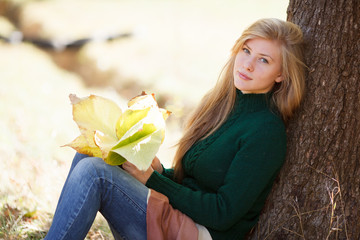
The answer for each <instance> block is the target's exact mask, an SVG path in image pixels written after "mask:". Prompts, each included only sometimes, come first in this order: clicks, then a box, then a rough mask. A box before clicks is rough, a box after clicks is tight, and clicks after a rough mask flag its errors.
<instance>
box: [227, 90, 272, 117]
mask: <svg viewBox="0 0 360 240" xmlns="http://www.w3.org/2000/svg"><path fill="white" fill-rule="evenodd" d="M271 97H272V92H268V93H259V94H257V93H247V94H244V93H242V92H241V91H240V90H238V89H236V100H235V105H234V110H233V111H234V112H238V111H242V112H244V111H248V112H255V111H259V110H262V109H264V108H272V107H273V104H271V102H272V100H271Z"/></svg>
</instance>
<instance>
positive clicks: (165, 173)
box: [161, 164, 174, 180]
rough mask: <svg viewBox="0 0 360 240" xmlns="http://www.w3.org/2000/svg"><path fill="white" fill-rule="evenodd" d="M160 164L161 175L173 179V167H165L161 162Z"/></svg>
mask: <svg viewBox="0 0 360 240" xmlns="http://www.w3.org/2000/svg"><path fill="white" fill-rule="evenodd" d="M161 166H162V168H163V172H162V175H163V176H165V177H167V178H170V179H172V180H173V179H174V169H172V168H165V167H164V165H162V164H161Z"/></svg>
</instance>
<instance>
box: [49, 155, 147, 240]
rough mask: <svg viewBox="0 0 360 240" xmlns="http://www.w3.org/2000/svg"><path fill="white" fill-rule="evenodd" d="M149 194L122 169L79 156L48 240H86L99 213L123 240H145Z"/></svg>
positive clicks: (60, 200) (76, 158)
mask: <svg viewBox="0 0 360 240" xmlns="http://www.w3.org/2000/svg"><path fill="white" fill-rule="evenodd" d="M148 192H149V189H148V188H147V187H146V186H144V185H143V184H142V183H140V182H139V181H137V180H136V179H135V178H133V177H132V176H130V175H129V174H128V173H126V172H125V171H124V170H122V169H121V168H120V167H118V166H110V165H108V164H106V163H105V162H104V161H103V160H102V159H100V158H95V157H88V156H87V155H83V154H78V153H77V154H76V155H75V157H74V160H73V163H72V165H71V169H70V172H69V175H68V177H67V179H66V181H65V184H64V187H63V189H62V192H61V195H60V198H59V202H58V206H57V208H56V211H55V215H54V219H53V222H52V225H51V227H50V230H49V232H48V234H47V236H46V237H45V239H48V240H55V239H67V240H71V239H84V238H85V237H86V234H87V233H88V231H89V229H90V227H91V225H92V223H93V221H94V219H95V216H96V214H97V212H98V211H100V212H101V214H102V215H103V216H104V217H105V218H106V220H107V221H108V223H109V225H110V226H111V228H112V231H113V232H114V231H115V232H117V234H119V235H120V236H121V238H122V239H146V208H147V195H148Z"/></svg>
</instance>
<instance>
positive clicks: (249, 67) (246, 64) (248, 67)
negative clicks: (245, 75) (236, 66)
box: [244, 58, 254, 72]
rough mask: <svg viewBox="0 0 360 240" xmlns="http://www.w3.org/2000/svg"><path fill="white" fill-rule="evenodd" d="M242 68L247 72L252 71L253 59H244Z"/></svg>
mask: <svg viewBox="0 0 360 240" xmlns="http://www.w3.org/2000/svg"><path fill="white" fill-rule="evenodd" d="M244 68H245V69H246V70H248V71H249V72H252V71H254V65H253V60H252V59H251V58H248V59H246V60H245V61H244Z"/></svg>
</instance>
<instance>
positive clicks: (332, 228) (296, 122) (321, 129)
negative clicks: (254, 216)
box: [248, 0, 360, 239]
mask: <svg viewBox="0 0 360 240" xmlns="http://www.w3.org/2000/svg"><path fill="white" fill-rule="evenodd" d="M287 13H288V20H289V21H291V22H294V23H296V24H298V25H299V26H300V27H301V28H302V30H303V32H304V39H305V43H306V51H305V61H306V64H307V66H308V73H307V77H306V96H305V99H304V101H303V103H302V105H301V107H300V109H299V110H298V112H297V114H296V116H295V117H294V118H293V120H292V121H291V122H290V123H289V125H288V129H287V130H288V154H287V159H286V163H285V165H284V167H283V169H282V170H281V172H280V175H279V178H278V180H277V182H276V183H275V185H274V188H273V191H272V193H271V194H270V196H269V198H268V201H267V203H266V206H265V208H264V211H263V214H262V215H261V216H260V220H259V223H258V225H257V226H256V228H255V229H254V230H253V232H252V233H251V235H250V236H249V238H248V239H360V167H359V166H360V91H359V90H360V1H358V0H330V1H326V0H290V3H289V7H288V10H287Z"/></svg>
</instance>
